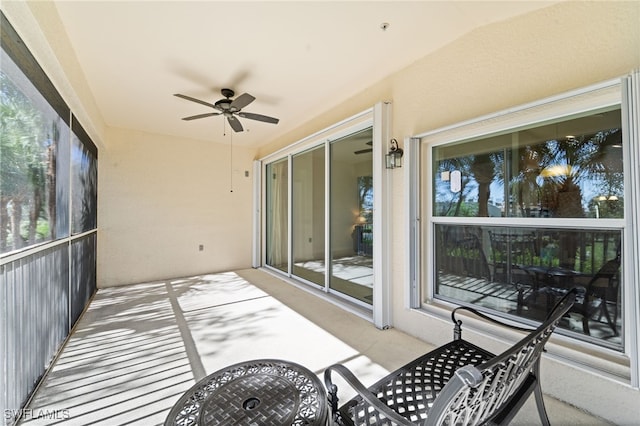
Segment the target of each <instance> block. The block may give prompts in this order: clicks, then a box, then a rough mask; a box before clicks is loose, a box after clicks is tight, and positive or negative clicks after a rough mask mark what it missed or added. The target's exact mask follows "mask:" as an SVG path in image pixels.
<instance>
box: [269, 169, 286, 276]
mask: <svg viewBox="0 0 640 426" xmlns="http://www.w3.org/2000/svg"><path fill="white" fill-rule="evenodd" d="M288 184H289V167H288V162H287V159H286V158H284V159H282V160H279V161H276V162H274V163H271V164H267V168H266V202H267V209H266V220H267V226H266V232H267V235H266V237H267V238H266V254H267V258H266V263H267V265H269V266H272V267H274V268H277V269H280V270H281V271H283V272H287V273H288V272H289V271H288V269H289V227H288V223H289V221H288V217H287V214H288V210H289V191H288Z"/></svg>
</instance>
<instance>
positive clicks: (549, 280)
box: [435, 224, 622, 346]
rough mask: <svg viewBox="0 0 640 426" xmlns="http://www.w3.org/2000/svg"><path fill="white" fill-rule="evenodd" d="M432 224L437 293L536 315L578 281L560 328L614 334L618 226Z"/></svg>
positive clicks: (618, 294)
mask: <svg viewBox="0 0 640 426" xmlns="http://www.w3.org/2000/svg"><path fill="white" fill-rule="evenodd" d="M435 230H436V233H435V235H436V247H435V260H436V268H437V271H436V294H437V295H438V296H440V297H443V298H445V299H452V300H455V301H456V302H462V303H465V304H470V305H475V306H482V307H485V308H488V309H490V310H494V311H497V312H500V313H505V314H511V315H516V316H520V317H523V318H528V319H534V320H538V319H540V318H544V316H545V315H546V313H547V311H548V309H549V307H551V306H553V302H554V301H555V299H556V298H557V297H558V296H561V295H562V294H564V293H565V292H566V291H567V290H568V289H570V288H572V287H579V288H580V289H581V296H580V300H579V303H577V306H579V308H577V309H575V310H574V311H575V313H576V318H575V321H573V322H572V323H571V324H565V328H570V329H571V330H573V331H576V332H577V333H580V334H583V335H586V336H592V337H596V338H598V339H607V340H608V343H607V345H608V346H609V344H610V343H611V342H612V341H616V342H619V341H620V340H619V339H618V337H619V336H620V331H621V327H622V324H621V318H622V313H621V286H620V282H621V278H620V261H621V258H622V256H621V254H622V253H621V245H620V242H621V233H620V231H618V230H593V231H591V230H578V229H556V228H542V229H533V228H527V227H496V226H482V225H478V226H471V225H443V224H437V225H436V227H435ZM594 330H596V331H595V332H594ZM612 338H613V340H612ZM616 344H618V343H616Z"/></svg>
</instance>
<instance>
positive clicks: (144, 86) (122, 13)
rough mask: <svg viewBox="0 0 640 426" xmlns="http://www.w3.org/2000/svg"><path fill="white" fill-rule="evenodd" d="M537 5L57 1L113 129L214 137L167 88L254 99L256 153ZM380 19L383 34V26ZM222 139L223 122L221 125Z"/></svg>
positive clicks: (215, 126)
mask: <svg viewBox="0 0 640 426" xmlns="http://www.w3.org/2000/svg"><path fill="white" fill-rule="evenodd" d="M550 4H551V2H539V1H532V2H528V1H496V2H485V1H409V2H400V1H382V2H377V1H376V2H371V1H367V2H365V1H340V2H335V1H297V2H294V1H284V2H272V1H256V2H246V1H56V2H55V5H56V8H57V10H58V13H59V16H60V19H61V21H62V22H63V25H64V28H65V30H66V32H67V35H68V37H69V39H70V40H71V43H72V47H73V50H74V51H75V54H76V56H77V59H78V62H79V63H80V66H81V68H82V72H83V74H84V77H85V78H86V80H87V83H88V86H89V88H90V91H91V93H92V95H93V97H94V99H95V103H96V105H97V109H98V111H99V112H100V114H101V115H102V119H103V120H104V122H105V123H106V124H107V125H109V126H114V127H121V128H128V129H136V130H141V131H146V132H152V133H159V134H166V135H174V136H178V137H185V138H193V139H201V140H212V139H214V140H215V139H216V135H218V136H219V135H222V132H223V122H224V120H223V119H222V117H221V116H217V117H209V118H205V119H201V120H194V121H183V120H181V118H182V117H185V116H190V115H195V114H200V113H205V112H209V111H210V110H209V109H207V107H206V106H204V105H200V104H197V103H194V102H189V101H187V100H184V99H180V98H177V97H174V96H173V94H174V93H182V94H185V95H188V96H192V97H195V98H199V99H202V100H204V101H207V102H211V103H213V102H215V101H216V100H218V99H220V98H222V95H221V94H220V89H222V88H224V87H228V88H231V89H233V90H235V92H236V96H237V95H240V94H242V93H244V92H247V93H250V94H251V95H253V96H255V97H256V100H255V101H254V102H253V103H252V104H250V105H249V106H247V107H246V108H245V109H244V111H247V112H253V113H259V114H264V115H268V116H273V117H278V118H279V119H280V123H279V124H277V125H272V124H265V123H260V122H255V121H251V120H246V119H243V120H241V121H242V124H243V125H244V127H245V129H246V130H247V131H245V132H243V133H241V134H237V135H236V136H234V142H237V143H239V144H243V145H246V146H251V145H253V146H258V145H260V144H263V143H265V142H268V141H270V140H272V139H274V138H276V137H278V136H279V135H282V134H284V133H286V132H288V131H290V130H292V129H294V128H295V127H296V126H298V125H299V124H302V123H304V122H305V121H307V120H309V119H310V118H312V117H313V116H314V115H317V114H319V113H321V112H323V111H326V110H328V109H330V108H332V107H334V106H336V105H338V104H340V102H341V101H342V100H344V99H347V98H348V97H350V96H353V95H355V94H356V93H358V92H361V91H362V90H365V89H366V88H367V87H369V86H371V85H372V84H374V83H376V82H377V81H379V80H381V79H383V78H384V77H386V76H388V75H390V74H392V73H393V72H395V71H398V70H400V69H402V68H404V67H406V66H408V65H410V64H411V63H413V62H414V61H416V60H418V59H420V58H422V57H424V56H426V55H428V54H429V53H430V52H433V51H435V50H437V49H440V48H442V47H443V46H445V45H446V44H448V43H450V42H452V41H454V40H455V39H457V38H459V37H461V36H463V35H464V34H466V33H468V32H469V31H471V30H473V29H475V28H478V27H480V26H483V25H487V24H490V23H492V22H496V21H500V20H505V19H508V18H511V17H513V16H516V15H519V14H524V13H527V12H530V11H532V10H535V9H539V8H542V7H547V6H549V5H550ZM383 23H388V24H389V26H388V28H387V29H386V30H383V29H382V28H381V25H382V24H383ZM226 129H227V132H228V131H229V126H228V125H227V126H226Z"/></svg>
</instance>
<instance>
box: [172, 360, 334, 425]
mask: <svg viewBox="0 0 640 426" xmlns="http://www.w3.org/2000/svg"><path fill="white" fill-rule="evenodd" d="M327 411H328V408H327V395H326V391H325V389H324V385H323V384H322V382H321V381H320V379H319V378H318V377H317V376H316V375H315V374H314V373H312V372H311V371H309V370H308V369H307V368H305V367H303V366H301V365H298V364H295V363H293V362H289V361H283V360H276V359H259V360H251V361H245V362H241V363H238V364H234V365H231V366H228V367H225V368H223V369H221V370H218V371H216V372H215V373H212V374H210V375H208V376H207V377H205V378H204V379H202V380H200V381H199V382H198V383H196V384H195V385H194V386H192V387H191V389H189V390H188V391H187V392H185V393H184V394H183V395H182V397H181V398H180V399H179V400H178V401H177V402H176V403H175V405H174V406H173V408H172V409H171V411H170V412H169V415H168V416H167V419H166V420H165V423H164V424H165V426H173V425H179V426H189V425H260V426H262V425H264V426H268V425H273V426H276V425H287V426H288V425H296V426H298V425H300V426H302V425H326V423H327Z"/></svg>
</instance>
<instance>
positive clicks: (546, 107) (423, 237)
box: [405, 71, 640, 388]
mask: <svg viewBox="0 0 640 426" xmlns="http://www.w3.org/2000/svg"><path fill="white" fill-rule="evenodd" d="M639 74H640V73H639V72H637V71H636V72H635V74H634V75H632V76H631V77H628V78H623V79H622V80H621V79H613V80H609V81H605V82H602V83H599V84H595V85H592V86H589V87H586V88H582V89H579V90H574V91H571V92H567V93H564V94H560V95H557V96H553V97H550V98H546V99H543V100H540V101H537V102H532V103H529V104H525V105H522V106H518V107H514V108H511V109H507V110H504V111H500V112H497V113H494V114H490V115H486V116H482V117H479V118H476V119H472V120H468V121H464V122H460V123H457V124H453V125H451V126H446V127H442V128H439V129H435V130H432V131H428V132H425V133H422V134H419V135H416V136H414V137H413V138H409V139H407V141H409V142H411V141H415V140H419V141H420V142H418V143H415V142H413V143H409V144H408V145H407V146H409V147H412V148H413V149H414V150H416V151H417V150H421V151H422V152H421V154H420V161H421V163H422V165H423V167H420V165H419V164H412V163H409V164H408V167H407V170H406V171H405V182H406V183H410V182H411V180H413V179H418V180H419V182H422V183H423V185H424V188H423V189H419V188H418V189H416V188H415V187H412V186H408V188H409V197H408V198H409V200H408V201H407V204H406V208H407V211H408V212H409V213H408V219H409V220H408V221H407V222H408V223H407V226H406V236H407V241H408V242H409V249H410V256H409V257H412V258H414V259H420V261H419V262H415V263H414V264H412V263H411V262H410V261H407V262H406V263H405V266H406V268H407V272H406V274H405V275H406V277H407V280H406V281H405V282H407V283H408V284H407V285H408V287H407V288H406V294H407V297H406V298H405V306H407V307H410V308H417V306H416V305H420V306H419V308H418V309H420V310H423V311H428V312H431V313H440V314H441V312H442V311H441V308H442V307H443V306H444V307H445V308H449V309H450V305H449V304H448V303H447V302H444V301H442V300H438V299H437V298H435V297H434V287H435V286H434V281H435V280H434V270H433V267H432V263H433V262H432V261H431V260H432V257H433V255H434V253H433V244H434V241H433V234H432V227H433V224H435V223H456V222H460V223H463V222H464V219H465V218H438V217H433V216H432V213H431V212H432V211H433V210H432V207H433V206H432V200H431V197H429V196H424V198H423V199H416V198H420V196H421V195H423V194H425V195H426V194H429V193H430V192H429V191H431V190H432V189H431V186H432V179H431V176H432V172H433V171H432V161H431V155H432V154H431V151H432V148H433V147H434V146H438V145H444V144H448V143H452V142H460V141H464V140H469V139H476V138H480V137H483V136H488V135H491V134H495V133H498V132H505V131H509V130H510V129H517V128H521V127H525V126H528V125H533V124H542V123H544V122H548V121H551V120H555V119H557V118H569V117H571V116H575V115H583V114H585V113H588V112H589V111H597V110H600V109H606V108H610V107H613V106H617V105H620V107H621V112H622V122H623V141H624V151H623V152H624V161H625V164H624V167H625V182H624V183H625V199H626V200H629V201H628V202H627V203H625V218H624V219H619V220H611V221H610V222H608V223H607V224H606V225H605V227H610V226H613V227H614V228H619V229H621V230H622V232H623V241H624V246H623V253H624V256H625V259H626V262H625V263H624V265H623V273H624V277H625V279H624V280H623V288H622V292H623V294H624V295H625V297H623V304H624V305H623V312H624V315H625V317H624V323H625V327H624V343H623V344H624V348H623V352H622V353H620V352H618V351H614V350H611V349H607V348H603V347H596V346H595V345H593V344H589V343H585V342H578V341H576V340H575V339H572V338H569V337H566V338H564V339H563V338H561V339H560V340H563V341H565V342H567V343H569V342H570V344H571V345H572V346H574V347H575V346H577V347H578V348H579V349H582V350H583V351H586V352H588V353H589V354H591V355H595V358H599V361H597V362H595V363H593V362H592V361H593V358H589V359H588V360H586V361H585V360H584V359H578V358H576V356H575V351H571V350H570V351H567V358H569V359H568V361H569V362H572V363H581V364H583V365H585V364H586V365H587V368H593V369H595V370H597V371H599V372H600V373H605V374H607V373H609V374H610V376H611V377H613V378H615V379H618V380H620V379H622V380H623V381H625V382H628V383H630V384H631V386H633V387H635V388H638V386H639V383H640V377H639V376H640V374H639V371H640V360H639V356H640V355H639V349H638V342H640V327H639V326H638V319H639V318H640V316H639V314H640V302H639V301H638V300H637V299H638V295H639V294H640V288H639V286H640V284H639V283H638V277H640V266H639V265H638V264H637V262H633V259H637V258H638V255H640V238H638V236H637V235H638V230H640V219H639V218H638V217H637V216H638V215H637V213H634V212H637V211H640V173H639V172H638V170H640V141H639V139H640V137H639V131H638V128H639V124H638V112H639V111H640V77H638V75H639ZM405 143H407V142H405ZM414 155H415V154H414ZM627 171H633V173H627ZM421 213H422V215H423V217H422V221H421V220H420V219H421V217H420V214H421ZM459 219H463V220H459ZM476 219H479V220H477V221H478V223H480V222H482V221H483V220H484V219H482V218H476ZM502 220H503V221H505V222H504V223H506V222H508V223H510V224H512V225H518V224H522V223H524V222H522V219H519V218H504V219H502ZM581 220H582V219H581ZM584 221H585V225H588V223H587V222H588V219H585V220H584ZM487 223H494V222H492V221H490V220H488V221H487ZM549 224H551V222H549ZM415 226H418V227H419V229H420V232H419V236H416V235H415V231H414V229H415ZM416 240H419V241H416ZM420 252H421V253H420ZM412 274H419V275H418V276H419V277H420V280H421V282H422V285H421V286H412V281H411V276H412ZM418 301H419V302H418ZM480 327H482V326H480ZM563 337H564V336H563ZM567 346H569V345H567ZM607 359H609V360H612V359H613V361H614V364H615V366H613V365H612V363H611V362H608V361H607ZM627 366H628V367H627Z"/></svg>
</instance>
